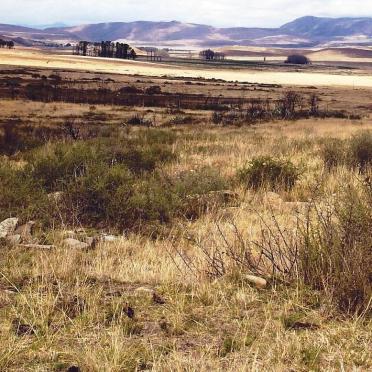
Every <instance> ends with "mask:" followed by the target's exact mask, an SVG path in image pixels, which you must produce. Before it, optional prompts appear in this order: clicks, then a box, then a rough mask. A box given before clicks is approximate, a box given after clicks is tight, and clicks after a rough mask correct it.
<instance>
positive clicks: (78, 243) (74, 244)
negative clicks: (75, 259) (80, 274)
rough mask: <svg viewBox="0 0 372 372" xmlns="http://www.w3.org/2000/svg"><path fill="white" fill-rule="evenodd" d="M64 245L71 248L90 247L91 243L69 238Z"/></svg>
mask: <svg viewBox="0 0 372 372" xmlns="http://www.w3.org/2000/svg"><path fill="white" fill-rule="evenodd" d="M63 245H64V246H65V247H66V248H71V249H88V248H89V244H87V243H83V242H81V241H80V240H76V239H72V238H68V239H65V240H64V241H63Z"/></svg>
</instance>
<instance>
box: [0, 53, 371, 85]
mask: <svg viewBox="0 0 372 372" xmlns="http://www.w3.org/2000/svg"><path fill="white" fill-rule="evenodd" d="M0 64H2V65H14V66H28V67H39V68H45V67H46V68H58V69H74V70H83V71H86V70H89V71H92V72H106V73H117V74H125V75H146V76H164V75H165V76H169V77H188V78H199V77H201V78H207V79H222V80H226V81H238V82H246V81H248V82H252V83H253V82H254V83H260V84H282V85H297V86H301V85H318V86H348V87H372V74H371V73H370V72H368V71H362V72H360V73H358V74H357V73H354V72H350V71H347V72H345V71H344V72H343V73H341V72H340V73H339V72H337V70H335V71H332V72H327V73H324V72H299V71H266V70H265V71H259V70H254V69H234V70H230V69H229V70H227V69H211V68H204V67H200V68H199V67H194V66H192V67H190V66H187V67H180V66H175V65H169V64H168V65H167V64H156V63H147V62H137V61H135V62H134V61H121V60H120V61H119V60H107V59H105V60H102V59H99V58H90V57H76V56H66V55H64V56H61V55H52V54H45V53H42V52H41V51H38V50H35V49H33V50H21V49H20V50H14V51H13V50H12V51H8V50H2V51H0Z"/></svg>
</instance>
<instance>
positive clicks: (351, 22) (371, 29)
mask: <svg viewBox="0 0 372 372" xmlns="http://www.w3.org/2000/svg"><path fill="white" fill-rule="evenodd" d="M0 34H1V35H4V36H5V37H8V38H11V39H17V38H18V40H23V42H24V43H30V42H31V43H49V42H58V43H63V42H73V41H76V40H82V39H84V40H89V41H100V40H126V41H128V42H131V43H136V44H139V45H141V44H152V45H162V46H176V45H178V46H203V47H206V46H228V45H256V46H282V47H285V46H288V47H290V46H297V47H298V46H300V47H311V46H317V45H344V44H348V45H354V44H363V43H364V44H365V43H371V42H372V18H317V17H302V18H299V19H296V20H295V21H293V22H290V23H287V24H285V25H283V26H282V27H280V28H247V27H232V28H217V27H213V26H208V25H201V24H193V23H182V22H177V21H171V22H148V21H137V22H111V23H98V24H87V25H79V26H74V27H54V28H46V29H44V30H39V29H32V28H27V27H21V26H12V25H0ZM21 44H22V42H21Z"/></svg>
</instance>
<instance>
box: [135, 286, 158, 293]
mask: <svg viewBox="0 0 372 372" xmlns="http://www.w3.org/2000/svg"><path fill="white" fill-rule="evenodd" d="M134 291H135V292H137V293H149V294H151V295H153V294H154V293H155V291H154V290H153V289H151V288H146V287H139V288H136V289H135V290H134Z"/></svg>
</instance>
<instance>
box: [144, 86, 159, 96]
mask: <svg viewBox="0 0 372 372" xmlns="http://www.w3.org/2000/svg"><path fill="white" fill-rule="evenodd" d="M145 93H146V94H149V95H154V94H161V88H160V86H159V85H152V86H151V87H148V88H146V90H145Z"/></svg>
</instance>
